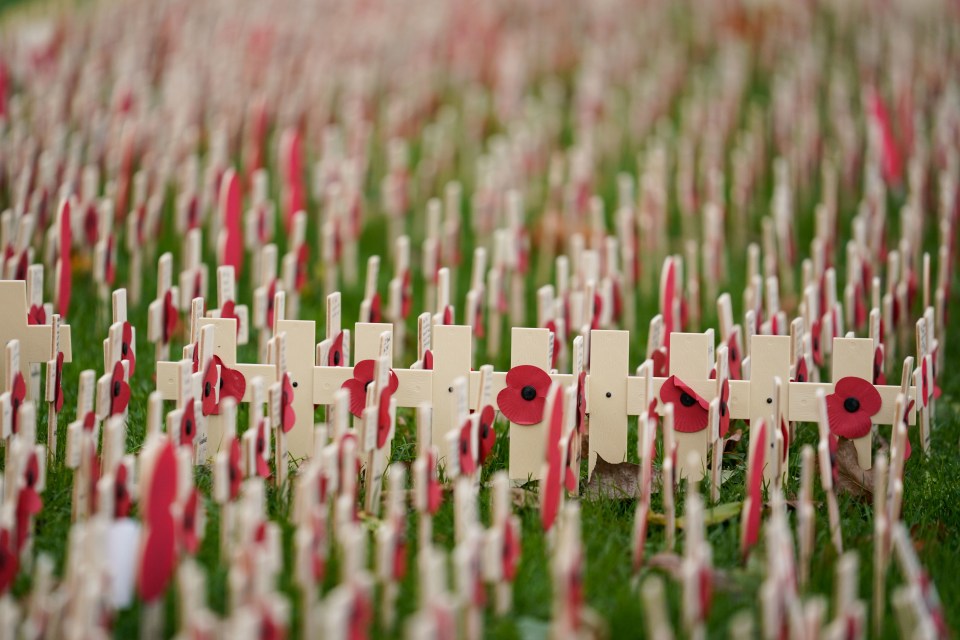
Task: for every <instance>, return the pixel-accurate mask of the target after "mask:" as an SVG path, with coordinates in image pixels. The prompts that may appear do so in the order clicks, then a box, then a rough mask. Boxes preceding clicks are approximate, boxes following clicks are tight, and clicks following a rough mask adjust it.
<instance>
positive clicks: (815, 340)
mask: <svg viewBox="0 0 960 640" xmlns="http://www.w3.org/2000/svg"><path fill="white" fill-rule="evenodd" d="M822 333H823V321H822V320H821V319H817V320H814V321H813V322H812V323H811V326H810V344H811V350H812V351H813V362H814V364H816V365H817V366H818V367H822V366H823V349H821V347H820V342H821V340H820V338H821V334H822Z"/></svg>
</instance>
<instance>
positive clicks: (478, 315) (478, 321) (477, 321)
mask: <svg viewBox="0 0 960 640" xmlns="http://www.w3.org/2000/svg"><path fill="white" fill-rule="evenodd" d="M473 333H474V335H476V336H477V338H479V339H480V340H483V339H484V338H486V337H487V326H486V324H485V323H484V320H483V304H480V303H478V304H477V310H476V311H475V312H474V314H473Z"/></svg>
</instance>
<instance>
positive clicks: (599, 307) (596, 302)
mask: <svg viewBox="0 0 960 640" xmlns="http://www.w3.org/2000/svg"><path fill="white" fill-rule="evenodd" d="M602 312H603V297H601V295H600V294H599V293H595V294H593V319H592V320H591V321H590V328H591V329H599V328H600V315H601V313H602Z"/></svg>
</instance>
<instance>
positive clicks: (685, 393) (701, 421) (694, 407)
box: [660, 376, 710, 433]
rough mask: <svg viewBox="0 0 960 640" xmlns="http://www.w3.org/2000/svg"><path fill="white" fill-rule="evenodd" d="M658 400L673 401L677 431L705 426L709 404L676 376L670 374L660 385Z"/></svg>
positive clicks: (667, 402) (693, 431) (688, 430)
mask: <svg viewBox="0 0 960 640" xmlns="http://www.w3.org/2000/svg"><path fill="white" fill-rule="evenodd" d="M660 402H662V403H663V404H669V403H671V402H672V403H673V415H674V427H675V428H676V430H677V431H679V432H681V433H696V432H697V431H702V430H703V429H706V428H707V417H708V414H709V409H710V404H709V403H708V402H707V401H706V400H704V399H703V398H701V397H700V395H699V394H697V392H696V391H694V390H693V389H692V388H690V387H689V386H687V384H686V383H684V382H683V380H681V379H680V378H678V377H677V376H670V377H669V378H667V380H666V382H664V383H663V386H662V387H660Z"/></svg>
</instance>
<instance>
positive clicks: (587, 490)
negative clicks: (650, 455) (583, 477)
mask: <svg viewBox="0 0 960 640" xmlns="http://www.w3.org/2000/svg"><path fill="white" fill-rule="evenodd" d="M583 497H584V498H586V499H587V500H599V499H601V498H607V499H610V500H630V499H637V498H639V497H640V465H638V464H634V463H633V462H618V463H616V464H612V463H610V462H607V461H606V460H604V459H603V458H601V457H600V456H597V464H596V466H594V468H593V475H591V476H590V481H589V482H587V485H586V486H585V487H584V489H583Z"/></svg>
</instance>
